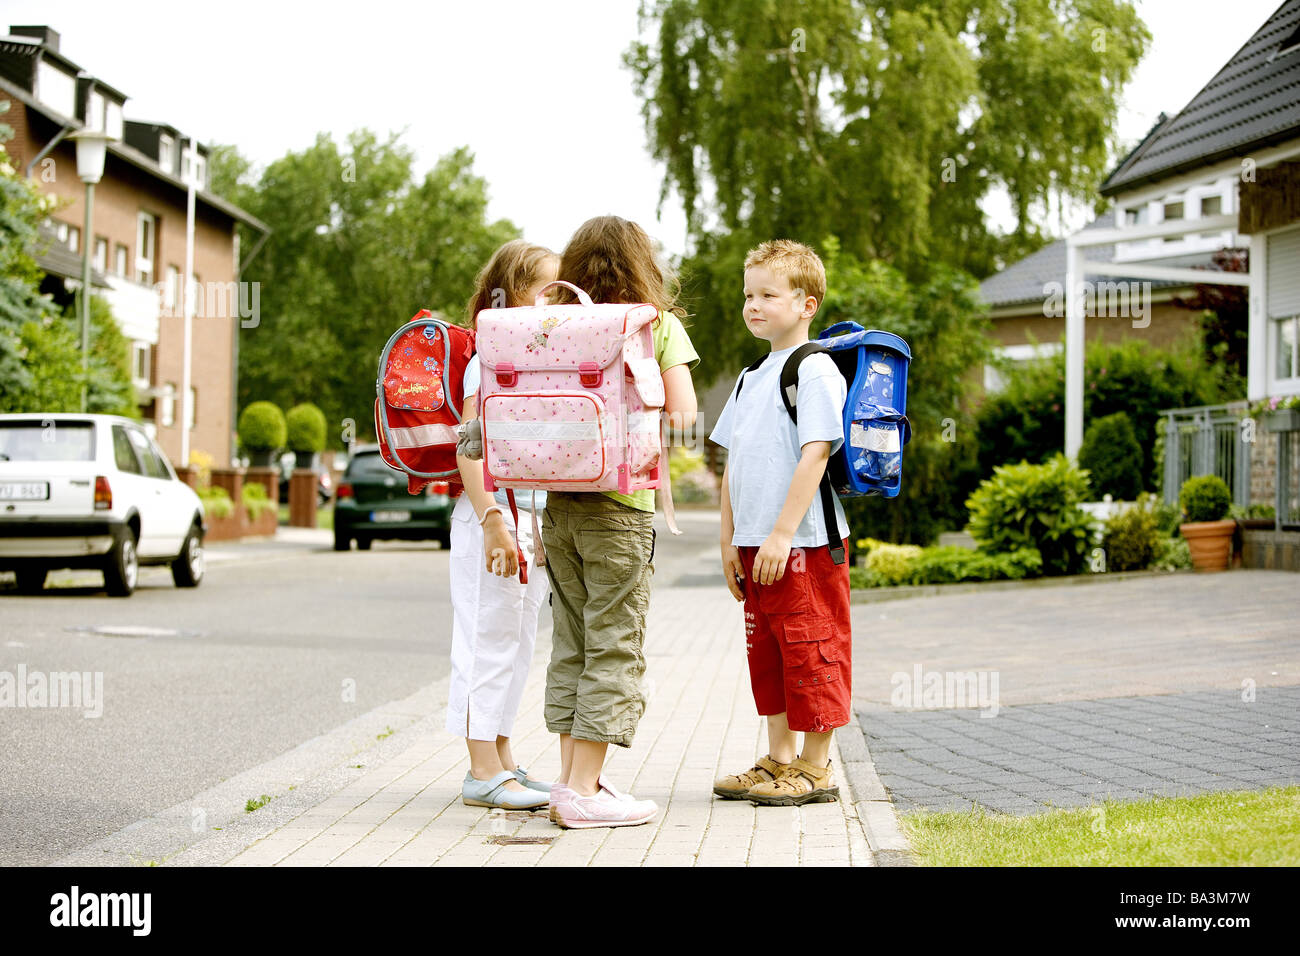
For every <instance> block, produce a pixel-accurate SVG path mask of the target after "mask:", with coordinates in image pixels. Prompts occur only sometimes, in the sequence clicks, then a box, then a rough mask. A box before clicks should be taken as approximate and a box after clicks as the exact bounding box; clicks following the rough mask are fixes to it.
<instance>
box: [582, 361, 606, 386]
mask: <svg viewBox="0 0 1300 956" xmlns="http://www.w3.org/2000/svg"><path fill="white" fill-rule="evenodd" d="M578 381H579V382H581V383H582V387H583V388H600V386H601V384H602V383H603V382H604V381H605V373H604V372H603V371H602V370H601V368H600V366H598V365H597V364H596V363H595V362H582V363H581V364H579V365H578Z"/></svg>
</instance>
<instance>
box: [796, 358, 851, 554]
mask: <svg viewBox="0 0 1300 956" xmlns="http://www.w3.org/2000/svg"><path fill="white" fill-rule="evenodd" d="M818 352H824V353H825V354H827V355H830V354H831V350H830V349H828V348H826V347H824V346H821V345H818V344H817V343H816V342H809V343H807V344H806V345H801V346H799V347H798V348H797V349H795V350H794V351H793V352H791V353H790V357H789V358H787V359H786V360H785V365H783V366H782V367H781V402H782V403H783V404H784V405H785V410H786V411H787V412H788V413H789V415H790V421H792V422H794V423H795V424H796V425H798V424H799V365H800V363H802V362H803V360H804V359H806V358H807V357H808V356H809V355H816V354H817V353H818ZM817 490H818V494H819V497H820V498H821V505H822V518H823V520H824V522H825V524H826V540H827V545H826V546H827V548H828V549H830V552H831V561H833V562H834V563H835V564H843V563H844V544H843V542H842V541H841V540H840V528H839V523H838V522H837V521H836V520H835V490H834V489H833V488H832V487H831V469H830V463H829V462H827V466H826V470H825V471H823V472H822V480H821V482H820V484H819V485H818V488H817Z"/></svg>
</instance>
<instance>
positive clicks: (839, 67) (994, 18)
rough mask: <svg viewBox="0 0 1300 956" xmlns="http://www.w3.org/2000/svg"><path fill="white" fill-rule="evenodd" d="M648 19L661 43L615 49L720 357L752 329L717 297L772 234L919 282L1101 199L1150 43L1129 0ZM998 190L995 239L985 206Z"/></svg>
mask: <svg viewBox="0 0 1300 956" xmlns="http://www.w3.org/2000/svg"><path fill="white" fill-rule="evenodd" d="M641 19H642V26H643V29H644V30H645V32H646V33H647V34H652V38H651V39H648V40H642V41H641V42H637V43H635V44H633V45H632V47H631V48H630V49H629V50H628V51H627V52H626V54H625V56H624V62H625V64H626V65H627V66H628V67H629V68H630V69H631V71H632V73H633V76H634V83H635V87H636V89H637V92H638V93H639V94H640V95H641V96H642V97H643V99H644V107H643V114H644V117H645V123H646V130H647V133H648V135H649V140H650V150H651V153H652V155H653V156H654V157H655V158H656V159H657V160H659V161H661V162H663V163H664V165H665V177H664V181H663V186H662V191H661V196H660V201H661V204H662V203H663V202H665V201H667V199H668V198H669V196H670V195H673V194H675V195H676V197H677V199H678V200H679V201H680V202H681V204H682V208H683V209H684V210H685V212H686V215H687V221H688V227H689V231H690V237H691V245H692V250H693V252H692V255H691V256H689V257H688V258H687V260H686V261H685V262H684V263H683V267H682V272H683V278H684V280H685V282H686V291H687V293H688V304H689V305H691V306H693V307H694V308H695V310H696V312H697V318H696V325H697V327H699V328H700V329H701V331H702V333H703V334H704V335H705V336H706V337H708V338H709V340H710V341H715V342H719V343H721V344H722V351H723V352H724V353H725V352H727V351H729V350H734V348H735V347H736V346H735V345H734V340H736V339H740V338H743V335H744V334H745V333H744V329H743V326H742V325H741V324H740V323H738V322H733V321H731V316H732V312H733V310H732V309H731V308H729V307H727V306H725V305H724V304H723V303H727V302H730V301H732V298H733V297H732V294H731V293H732V291H733V290H734V289H735V288H736V287H737V286H738V285H739V283H740V279H739V268H738V267H739V262H740V256H741V255H742V254H743V251H744V249H745V248H748V247H749V246H751V245H753V244H755V243H756V242H758V241H761V240H763V239H768V238H773V237H778V236H780V237H788V238H794V239H801V240H802V241H805V242H810V243H816V242H817V241H820V240H821V239H823V238H824V237H826V236H835V237H837V238H838V239H839V241H840V244H841V247H842V249H843V250H844V252H845V253H847V254H849V255H852V256H853V257H854V258H855V259H858V260H859V261H864V262H865V261H870V260H872V259H880V260H883V261H884V262H886V263H889V264H891V265H892V266H894V267H896V268H898V269H900V270H901V271H902V272H903V274H904V275H905V276H906V277H907V278H908V279H909V280H910V281H913V282H923V281H926V278H927V276H928V273H929V269H930V266H931V264H932V263H935V262H942V263H947V264H950V265H953V266H956V267H959V268H962V269H965V270H966V271H968V272H971V273H973V274H975V275H977V276H984V275H987V274H989V273H990V272H992V271H993V270H994V269H995V268H996V267H997V265H998V263H999V262H1000V261H1008V260H1010V259H1014V258H1019V257H1020V256H1022V255H1024V254H1027V253H1028V252H1030V251H1032V250H1033V249H1034V248H1037V247H1038V245H1040V244H1041V243H1042V241H1043V237H1042V236H1041V235H1040V233H1039V231H1038V229H1037V227H1036V225H1035V223H1036V222H1038V221H1041V220H1042V219H1044V218H1045V217H1046V213H1047V210H1048V209H1049V208H1050V207H1051V206H1052V205H1053V204H1055V203H1057V202H1059V200H1060V199H1061V198H1062V197H1073V198H1077V199H1087V200H1092V199H1093V198H1094V196H1095V189H1096V186H1097V185H1098V183H1099V182H1100V180H1101V178H1102V177H1103V175H1104V174H1105V172H1106V171H1107V167H1108V165H1109V163H1110V161H1111V158H1112V156H1113V153H1114V145H1115V144H1114V126H1115V117H1116V111H1117V98H1118V95H1119V91H1120V89H1121V88H1122V87H1123V85H1124V84H1125V83H1126V82H1127V81H1128V79H1129V78H1130V77H1131V75H1132V73H1133V71H1134V69H1135V68H1136V65H1137V63H1138V60H1139V59H1140V58H1141V56H1142V53H1143V52H1144V50H1145V48H1146V44H1147V43H1148V41H1149V39H1150V37H1149V34H1148V32H1147V30H1146V28H1145V26H1143V24H1142V23H1141V21H1140V20H1139V19H1138V17H1137V14H1136V12H1135V11H1134V9H1133V7H1132V4H1131V3H1128V2H1125V0H1054V2H1053V0H986V2H984V3H977V2H974V0H879V2H872V3H856V2H853V0H781V2H777V0H747V2H737V3H733V2H727V3H723V2H720V0H646V2H643V4H642V6H641ZM651 28H653V29H651ZM999 187H1000V188H1003V189H1005V190H1006V192H1007V193H1008V194H1009V195H1010V197H1011V201H1012V205H1013V208H1014V210H1015V214H1016V226H1015V229H1014V230H1013V232H1012V234H1011V235H1010V236H1004V237H999V236H995V235H992V234H990V232H989V230H988V228H987V225H986V222H985V218H984V214H983V212H982V210H981V208H980V202H981V201H982V200H983V199H984V198H985V197H987V196H988V195H989V194H990V192H991V191H992V190H994V189H995V188H999ZM728 339H730V340H733V342H732V343H728V342H727V340H728ZM725 367H726V366H725V365H723V364H721V363H719V365H718V366H717V367H715V368H713V369H706V370H702V376H703V378H704V380H705V381H707V380H708V379H709V378H710V377H711V376H712V375H714V374H717V373H719V372H721V371H722V370H723V369H724V368H725Z"/></svg>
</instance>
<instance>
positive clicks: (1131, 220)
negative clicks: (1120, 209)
mask: <svg viewBox="0 0 1300 956" xmlns="http://www.w3.org/2000/svg"><path fill="white" fill-rule="evenodd" d="M1150 221H1151V217H1150V215H1149V214H1148V213H1147V207H1146V206H1138V207H1136V208H1134V209H1125V210H1124V224H1125V225H1127V226H1145V225H1146V224H1147V223H1148V222H1150Z"/></svg>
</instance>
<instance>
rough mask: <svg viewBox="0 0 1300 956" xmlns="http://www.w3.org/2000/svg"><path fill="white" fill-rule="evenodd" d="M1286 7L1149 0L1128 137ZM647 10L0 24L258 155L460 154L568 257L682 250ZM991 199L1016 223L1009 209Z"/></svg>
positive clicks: (621, 3) (153, 113)
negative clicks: (585, 228)
mask: <svg viewBox="0 0 1300 956" xmlns="http://www.w3.org/2000/svg"><path fill="white" fill-rule="evenodd" d="M1280 3H1281V0H1232V2H1231V3H1225V2H1223V0H1139V3H1138V10H1139V13H1140V15H1141V16H1142V18H1143V19H1144V20H1145V21H1146V23H1147V26H1148V27H1149V28H1150V30H1151V33H1152V35H1153V42H1152V44H1151V46H1150V48H1149V50H1148V53H1147V56H1146V58H1145V59H1144V61H1143V62H1142V64H1141V65H1140V67H1139V69H1138V72H1137V75H1136V77H1135V78H1134V80H1133V81H1132V82H1131V83H1130V85H1129V86H1128V88H1127V89H1126V91H1125V94H1124V97H1123V106H1122V108H1121V112H1120V120H1119V134H1120V137H1121V139H1122V140H1123V141H1125V142H1128V143H1135V142H1136V141H1137V140H1138V139H1140V138H1141V137H1142V136H1143V135H1144V134H1145V133H1146V131H1147V130H1148V129H1149V128H1150V126H1151V125H1152V123H1153V122H1154V121H1155V118H1156V116H1157V115H1158V114H1159V113H1160V112H1161V111H1162V110H1163V111H1165V112H1168V113H1170V114H1172V113H1174V112H1176V111H1177V110H1179V109H1181V108H1182V107H1183V106H1184V105H1185V104H1186V103H1187V101H1188V100H1190V99H1191V98H1192V97H1193V96H1194V95H1195V94H1196V92H1197V91H1198V90H1199V89H1200V88H1201V87H1202V86H1203V85H1204V84H1205V83H1206V82H1207V81H1208V80H1209V79H1210V77H1211V76H1212V75H1213V74H1214V73H1215V72H1216V71H1217V70H1218V69H1219V68H1220V67H1221V66H1222V65H1223V64H1224V63H1226V62H1227V60H1228V59H1229V58H1230V57H1231V56H1232V54H1233V53H1235V52H1236V51H1237V49H1238V48H1240V47H1241V45H1242V44H1243V43H1245V42H1246V40H1247V39H1249V38H1250V36H1251V34H1252V33H1254V31H1255V30H1256V29H1257V28H1258V27H1259V26H1260V24H1262V23H1263V22H1264V20H1265V19H1267V17H1268V16H1269V14H1271V13H1272V12H1273V11H1274V10H1275V9H1276V8H1277V7H1278V6H1279V5H1280ZM637 6H638V2H637V0H588V2H579V0H478V2H464V0H458V2H445V0H429V2H423V3H415V2H398V0H370V2H367V3H365V4H360V3H356V2H354V0H348V2H342V3H339V2H335V3H330V2H318V3H315V4H312V5H310V6H307V5H303V4H298V3H287V2H282V0H262V2H257V3H253V2H246V0H225V2H222V3H221V4H220V5H213V4H186V3H178V2H176V0H165V2H161V0H121V2H119V3H114V4H107V3H103V2H84V0H83V2H67V0H0V19H3V23H0V26H4V27H8V26H10V25H18V24H26V25H31V24H44V25H48V26H51V27H53V28H54V29H55V30H56V31H58V33H59V34H60V52H61V53H62V54H63V55H64V56H66V57H68V58H69V59H70V60H72V61H73V62H74V63H76V64H78V65H79V66H80V67H81V68H82V69H84V70H86V71H87V72H89V73H91V74H92V75H94V76H97V77H98V78H100V79H102V80H103V81H104V82H106V83H108V84H109V85H110V86H113V87H115V88H117V89H118V90H120V91H121V92H123V93H125V94H126V95H127V96H128V97H129V99H128V100H127V103H126V109H125V115H126V117H127V119H136V120H150V121H155V122H159V121H160V122H166V123H169V124H170V125H172V126H175V127H177V128H179V129H181V130H182V131H183V132H185V133H188V134H192V135H194V136H196V137H198V139H199V140H200V141H202V142H206V143H233V144H235V145H236V146H237V147H238V148H239V150H240V152H241V153H243V154H244V155H245V156H248V157H249V158H250V159H252V160H253V161H254V162H255V163H259V164H266V163H269V162H271V161H273V160H275V159H277V158H279V157H280V156H282V155H284V154H285V153H286V152H288V151H290V150H300V149H303V148H305V147H307V146H309V145H310V144H311V143H312V142H313V141H314V139H315V137H316V134H317V133H319V132H329V133H331V134H333V136H334V138H335V140H336V141H338V142H342V141H343V139H344V138H345V137H346V135H347V134H348V133H349V132H351V131H352V130H354V129H357V128H360V127H368V128H370V129H372V130H374V131H375V132H377V133H379V134H381V135H382V134H386V133H388V132H390V131H391V132H398V131H401V132H402V133H403V135H402V140H401V141H402V142H403V143H404V144H406V145H407V146H408V147H409V148H410V149H412V150H413V152H414V153H415V157H416V169H417V171H418V172H419V173H420V174H421V175H422V174H423V172H424V171H425V170H427V169H429V168H431V167H432V166H433V164H434V163H435V162H436V161H437V158H438V157H439V156H440V155H443V154H445V153H447V152H449V151H451V150H453V149H455V148H457V147H459V146H464V145H468V146H469V147H470V149H471V150H472V151H473V153H474V155H475V164H474V170H475V172H476V173H477V174H478V175H480V176H482V177H483V178H484V179H486V181H487V183H488V189H489V197H490V200H489V207H488V212H489V215H490V217H491V218H494V219H495V218H508V219H510V220H512V221H513V222H515V223H516V224H517V225H518V226H520V227H521V228H522V229H523V232H524V236H525V238H527V239H529V240H531V241H533V242H537V243H541V244H542V245H546V246H549V247H551V248H553V249H556V250H559V249H562V248H563V247H564V244H565V243H566V242H567V240H568V238H569V236H570V235H571V234H572V233H573V231H574V229H575V228H576V227H577V226H578V225H580V224H581V223H582V222H583V221H585V220H586V219H588V218H590V217H591V216H595V215H601V214H605V213H613V214H616V215H620V216H623V217H625V218H628V219H632V220H635V221H637V222H639V223H641V225H643V226H644V227H645V228H646V229H647V231H648V232H650V234H651V235H652V236H654V237H655V238H657V239H659V240H660V241H661V242H662V243H663V245H664V247H665V248H666V249H667V251H669V252H670V253H674V254H676V253H680V252H681V251H682V250H683V249H684V247H685V229H686V221H685V216H684V215H683V214H682V212H681V209H680V206H679V205H677V201H676V197H675V196H670V198H669V200H668V201H667V202H666V203H665V204H664V207H663V212H662V215H660V214H659V213H658V212H657V206H658V201H659V192H660V187H661V183H662V179H663V170H662V166H660V165H659V164H658V163H656V162H655V161H653V160H652V159H651V158H650V156H649V153H648V150H647V138H646V133H645V125H644V121H643V119H642V116H641V102H640V100H639V99H638V98H637V96H636V94H635V91H634V90H633V87H632V75H631V73H630V72H629V71H628V70H626V69H625V68H623V67H622V65H621V57H622V54H623V51H624V50H626V49H627V47H628V45H629V44H630V43H632V42H633V41H634V40H635V39H636V38H637V30H638V25H637ZM303 11H309V12H308V13H307V15H306V16H304V15H303ZM214 14H215V15H214ZM986 208H987V211H988V212H989V215H990V218H991V220H992V222H993V224H994V226H995V227H1000V228H1003V229H1005V228H1007V227H1008V226H1009V224H1010V223H1009V220H1008V219H1007V218H1006V216H1007V213H1006V204H1005V203H1000V202H999V201H998V200H997V199H996V198H995V199H993V200H992V201H990V202H989V203H988V204H987V207H986ZM1086 218H1087V213H1086V211H1085V210H1083V209H1073V210H1067V211H1066V213H1065V215H1064V217H1063V218H1059V219H1054V221H1053V222H1052V223H1049V224H1046V225H1047V227H1048V229H1049V231H1051V232H1053V233H1055V234H1061V232H1062V230H1066V231H1070V230H1073V229H1075V228H1078V227H1079V226H1081V225H1083V223H1084V221H1085V220H1086Z"/></svg>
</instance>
